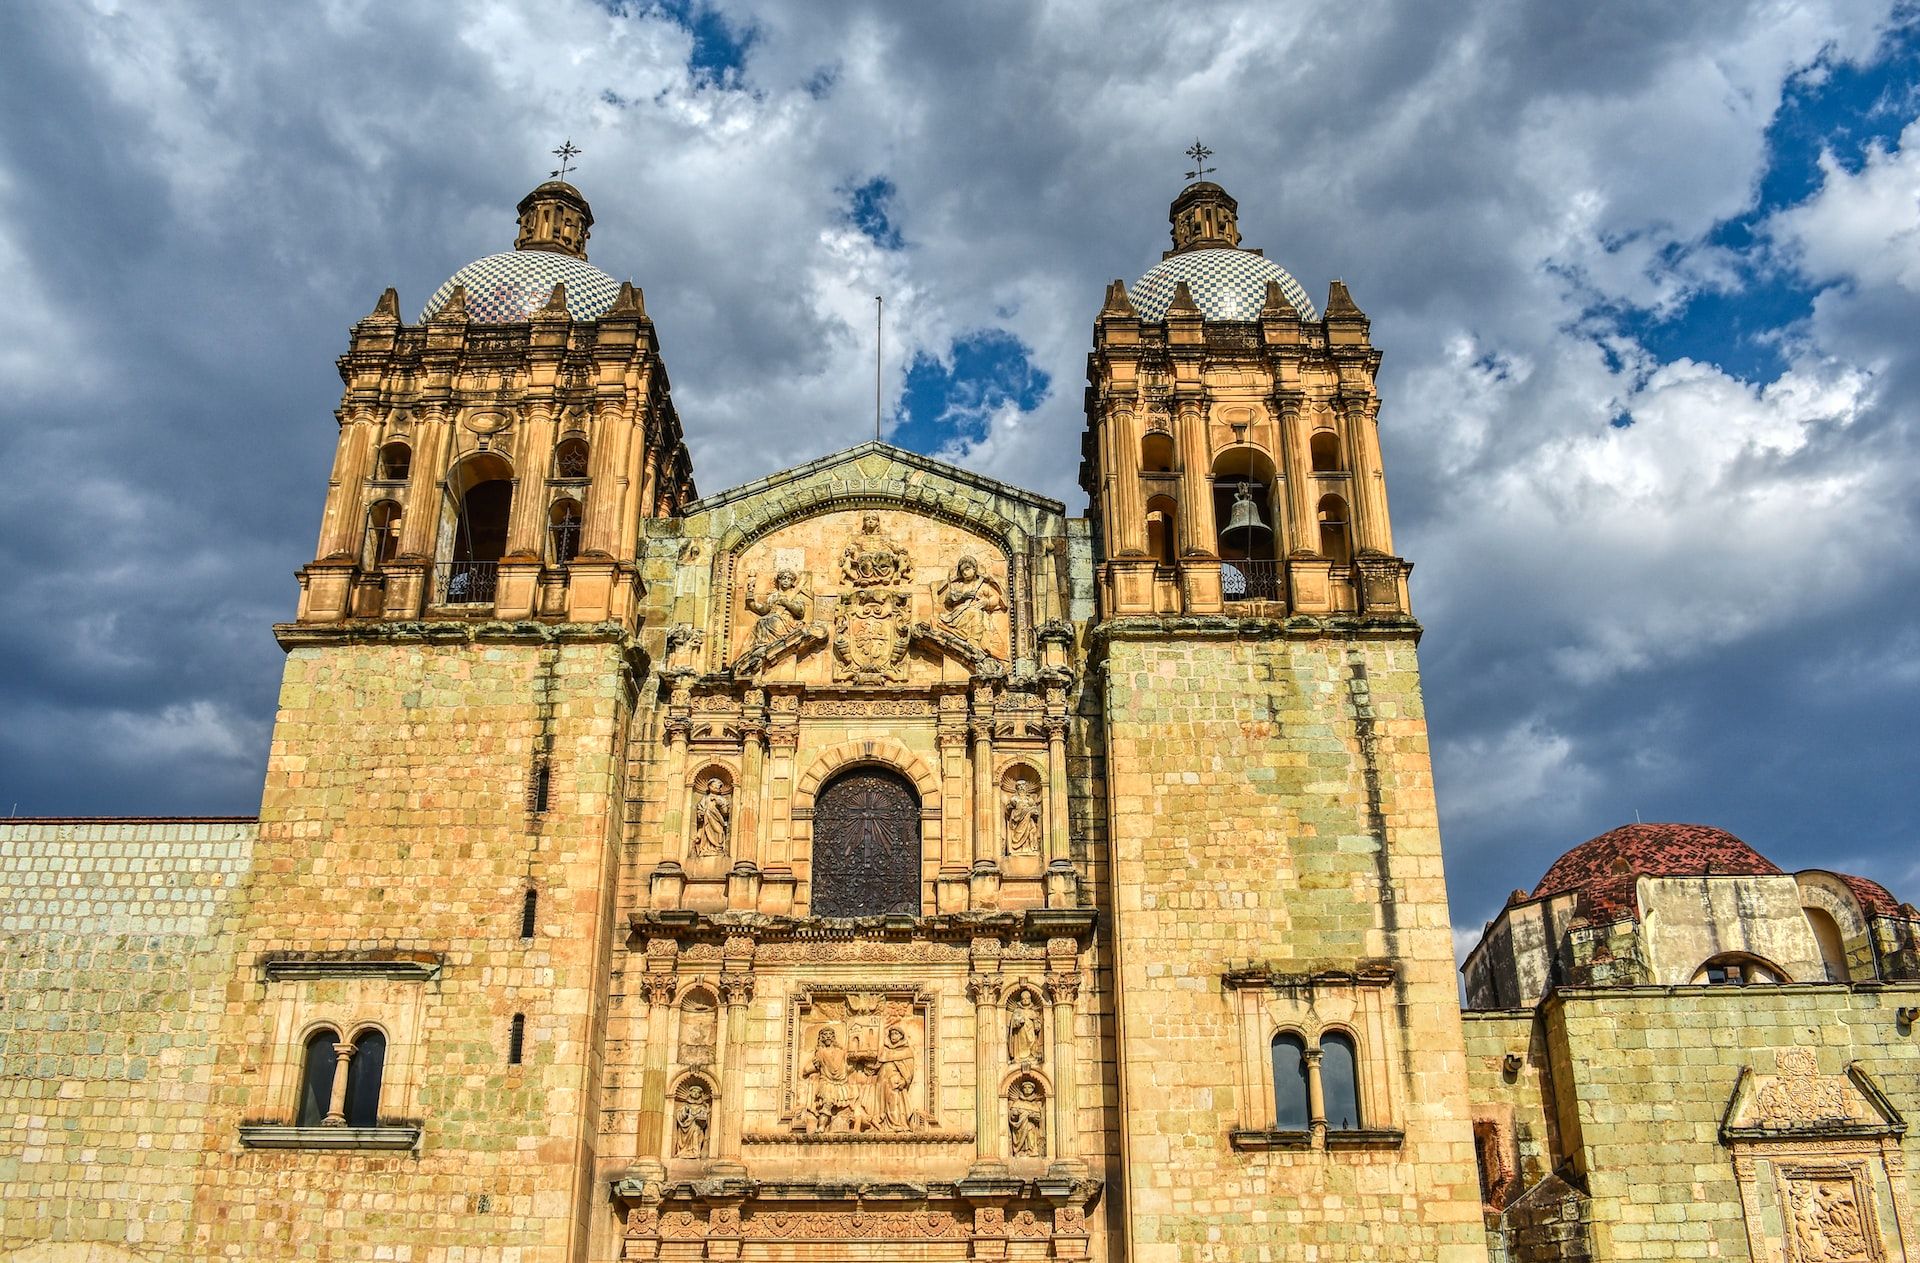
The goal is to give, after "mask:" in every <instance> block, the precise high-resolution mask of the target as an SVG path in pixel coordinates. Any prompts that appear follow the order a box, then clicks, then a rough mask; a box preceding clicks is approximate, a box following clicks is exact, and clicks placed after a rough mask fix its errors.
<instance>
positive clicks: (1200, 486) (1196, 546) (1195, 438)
mask: <svg viewBox="0 0 1920 1263" xmlns="http://www.w3.org/2000/svg"><path fill="white" fill-rule="evenodd" d="M1177 410H1178V415H1177V416H1176V417H1175V419H1174V423H1173V429H1174V434H1175V436H1176V439H1177V441H1178V442H1179V444H1180V482H1179V488H1180V493H1179V494H1180V522H1179V537H1180V543H1179V549H1180V551H1179V554H1178V556H1179V560H1181V561H1185V560H1186V559H1187V557H1188V556H1189V555H1197V556H1201V557H1212V556H1214V555H1215V554H1216V553H1217V552H1218V551H1219V540H1218V538H1217V536H1216V532H1215V529H1214V521H1213V457H1212V453H1211V452H1210V451H1209V450H1208V443H1207V417H1206V409H1205V407H1204V406H1203V405H1202V403H1201V401H1200V400H1198V399H1183V400H1181V401H1180V402H1179V404H1178V405H1177Z"/></svg>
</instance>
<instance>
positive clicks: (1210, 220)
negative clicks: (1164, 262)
mask: <svg viewBox="0 0 1920 1263" xmlns="http://www.w3.org/2000/svg"><path fill="white" fill-rule="evenodd" d="M1239 215H1240V203H1238V202H1236V201H1234V200H1233V198H1232V197H1230V196H1229V195H1228V193H1227V191H1226V190H1225V189H1223V188H1221V187H1220V186H1219V185H1217V184H1215V183H1213V182H1212V181H1210V180H1198V181H1196V182H1194V183H1192V184H1189V185H1188V186H1187V187H1186V188H1184V189H1181V190H1180V196H1178V197H1176V198H1174V199H1173V205H1172V206H1171V207H1170V208H1169V209H1168V210H1167V219H1168V221H1169V222H1170V223H1172V225H1173V253H1175V254H1179V253H1181V252H1183V251H1186V250H1208V249H1227V250H1233V249H1237V248H1238V247H1239V245H1240V222H1239Z"/></svg>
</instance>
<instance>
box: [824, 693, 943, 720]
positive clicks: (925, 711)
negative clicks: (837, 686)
mask: <svg viewBox="0 0 1920 1263" xmlns="http://www.w3.org/2000/svg"><path fill="white" fill-rule="evenodd" d="M800 713H801V714H802V715H805V716H807V717H808V718H815V719H907V718H919V717H921V716H925V715H931V714H933V703H932V702H931V701H929V700H927V699H926V698H922V697H872V698H867V697H856V698H843V697H827V698H811V697H810V698H808V699H807V700H806V701H805V702H804V703H802V705H801V707H800Z"/></svg>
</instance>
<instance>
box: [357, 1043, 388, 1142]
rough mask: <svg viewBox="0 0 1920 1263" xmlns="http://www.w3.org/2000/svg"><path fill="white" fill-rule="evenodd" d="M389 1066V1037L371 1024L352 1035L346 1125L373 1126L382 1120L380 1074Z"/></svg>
mask: <svg viewBox="0 0 1920 1263" xmlns="http://www.w3.org/2000/svg"><path fill="white" fill-rule="evenodd" d="M386 1068H387V1037H386V1036H385V1035H382V1034H381V1033H380V1032H379V1031H377V1030H375V1029H374V1028H373V1027H371V1026H369V1027H367V1028H366V1029H365V1030H362V1031H361V1032H360V1033H359V1034H357V1035H355V1036H354V1037H353V1056H351V1057H349V1058H348V1059H347V1126H349V1127H372V1126H374V1125H375V1124H376V1123H378V1122H379V1120H380V1076H381V1073H382V1072H383V1071H385V1070H386Z"/></svg>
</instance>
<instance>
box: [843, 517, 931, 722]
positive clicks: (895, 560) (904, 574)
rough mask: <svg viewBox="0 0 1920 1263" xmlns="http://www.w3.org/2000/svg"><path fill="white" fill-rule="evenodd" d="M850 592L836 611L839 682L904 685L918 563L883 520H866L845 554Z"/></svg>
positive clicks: (844, 563) (845, 572) (844, 571)
mask: <svg viewBox="0 0 1920 1263" xmlns="http://www.w3.org/2000/svg"><path fill="white" fill-rule="evenodd" d="M840 574H841V577H842V578H843V579H845V580H846V583H847V590H846V591H845V592H844V593H842V594H841V596H840V600H839V603H838V604H837V605H836V606H835V607H834V612H833V677H834V679H835V680H842V681H851V682H853V683H856V684H898V683H903V682H904V681H905V680H906V672H905V670H904V669H903V667H902V664H903V663H904V662H905V660H906V656H907V645H908V642H909V640H910V639H911V636H912V627H911V617H912V614H911V606H912V602H911V599H910V596H909V593H908V591H907V587H906V585H907V584H908V583H910V582H911V581H912V579H913V562H912V560H910V559H909V558H908V556H907V554H906V551H905V550H904V549H902V548H900V547H899V546H898V545H896V544H895V543H894V542H893V541H892V540H890V539H888V538H887V536H886V535H885V534H883V533H882V532H881V530H880V515H879V514H877V513H868V514H865V515H863V516H862V517H861V519H860V531H859V533H858V534H857V535H855V536H854V537H853V538H852V539H851V540H850V541H848V543H847V546H846V547H845V548H844V549H842V550H841V552H840Z"/></svg>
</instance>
